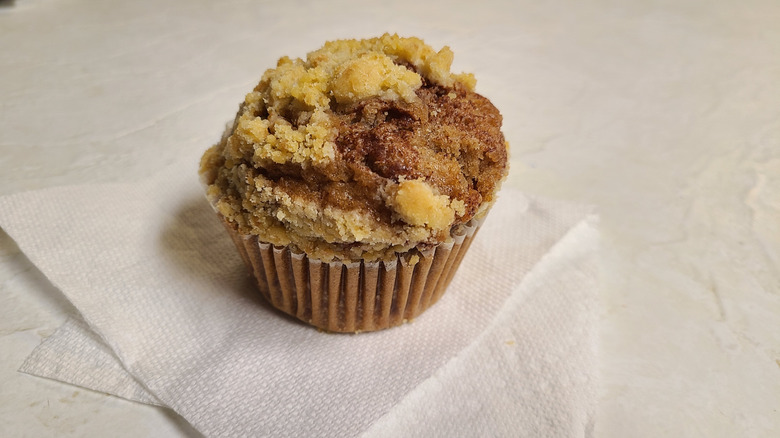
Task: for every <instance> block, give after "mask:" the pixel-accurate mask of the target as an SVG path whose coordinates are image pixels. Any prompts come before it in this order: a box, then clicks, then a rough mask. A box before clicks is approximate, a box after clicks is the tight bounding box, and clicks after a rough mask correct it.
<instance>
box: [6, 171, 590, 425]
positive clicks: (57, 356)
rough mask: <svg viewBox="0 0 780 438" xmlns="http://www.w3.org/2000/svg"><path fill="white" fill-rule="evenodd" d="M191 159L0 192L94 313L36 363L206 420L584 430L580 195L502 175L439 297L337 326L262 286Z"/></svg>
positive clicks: (35, 257)
mask: <svg viewBox="0 0 780 438" xmlns="http://www.w3.org/2000/svg"><path fill="white" fill-rule="evenodd" d="M195 173H196V172H195V166H194V165H193V164H192V163H189V164H187V163H182V164H179V165H174V166H171V167H169V168H168V169H166V170H165V171H163V172H161V173H160V174H159V175H157V176H155V177H154V178H151V179H149V180H148V181H145V182H140V183H124V184H104V185H94V186H79V187H61V188H53V189H48V190H43V191H38V192H31V193H21V194H17V195H12V196H8V197H4V198H0V225H1V226H2V227H3V229H5V231H6V232H7V233H8V234H9V235H11V237H13V238H14V240H15V241H16V242H17V244H18V245H19V247H20V248H21V249H22V251H23V252H24V253H25V254H26V255H27V257H28V258H29V259H30V260H31V261H32V262H33V263H34V264H35V265H36V266H37V267H38V268H39V269H40V270H41V271H42V272H43V273H44V274H45V275H46V276H47V277H48V278H49V279H50V280H51V281H52V283H53V284H54V285H56V286H57V287H58V288H59V289H60V290H62V292H63V293H64V294H65V295H66V296H67V297H68V299H69V300H70V301H71V302H72V303H73V304H74V305H75V307H76V308H77V309H78V310H79V311H80V312H81V317H82V318H83V321H84V323H80V322H79V321H78V320H73V321H70V322H69V323H66V325H65V326H63V328H61V329H60V330H58V332H57V333H56V334H55V335H54V336H52V338H50V340H48V341H47V342H44V343H43V344H42V345H41V347H39V348H38V349H37V350H36V351H35V352H34V353H33V354H32V355H31V357H30V358H28V360H27V361H26V362H25V364H24V367H23V370H24V371H25V372H29V373H32V374H37V375H43V376H46V377H51V378H55V379H58V380H63V381H67V382H72V383H75V384H78V385H81V386H85V387H89V388H94V389H97V390H100V391H105V392H109V393H113V394H116V395H119V396H121V397H125V398H130V399H135V400H138V401H142V402H147V403H155V404H162V405H165V406H169V407H170V408H172V409H173V410H175V411H176V412H178V413H179V414H180V415H182V416H183V417H184V418H185V419H186V420H187V421H189V422H190V423H191V424H192V425H193V426H194V427H196V428H197V429H198V430H200V431H201V432H203V433H204V434H205V435H207V436H356V435H358V434H360V433H363V432H366V431H367V432H366V433H367V434H369V435H375V434H380V435H381V434H386V435H393V434H394V431H398V433H402V434H404V435H408V434H410V433H411V432H412V431H415V430H417V431H419V434H420V435H421V436H432V435H449V433H445V432H446V431H451V430H454V431H456V432H459V433H460V432H462V433H467V434H469V433H470V432H473V433H471V434H476V435H484V433H487V434H489V435H492V434H495V435H511V436H516V435H517V434H521V435H522V434H525V433H526V432H524V431H527V433H528V434H532V435H537V434H538V433H545V434H547V435H548V436H553V435H558V436H571V433H572V432H576V433H577V434H578V435H579V434H585V435H588V434H589V433H590V432H589V431H590V430H591V429H592V424H591V423H592V412H593V408H594V406H593V405H594V403H595V402H594V400H595V397H594V388H593V376H594V373H595V371H594V367H593V360H594V356H595V351H594V339H595V333H594V327H593V326H594V321H593V313H594V311H595V310H594V309H595V305H594V303H595V300H596V290H595V268H594V266H595V260H594V258H595V257H594V250H595V242H596V239H595V231H594V229H593V227H592V225H591V224H590V223H589V219H588V214H587V210H586V209H583V208H581V207H576V206H571V205H568V204H565V203H559V202H553V201H548V200H541V199H529V198H527V197H525V196H523V195H522V194H520V193H519V192H516V191H512V190H504V191H503V192H502V193H501V196H500V199H499V202H498V203H497V204H496V206H495V208H494V209H493V211H492V212H491V213H490V215H489V217H488V220H487V222H486V224H485V226H484V227H483V228H482V230H481V231H480V233H479V236H478V237H477V238H476V239H475V242H474V244H473V245H472V247H471V248H470V251H469V254H468V255H467V257H466V259H465V260H464V262H463V265H462V267H461V269H460V271H459V273H458V275H457V276H456V277H455V280H454V281H453V283H452V285H451V286H450V289H449V290H448V292H447V293H446V294H445V295H444V297H443V298H442V299H441V301H440V302H439V303H437V304H436V305H435V306H433V307H432V308H431V309H429V310H428V311H427V312H426V313H425V314H423V315H422V316H421V317H419V318H418V319H417V320H416V321H415V322H413V323H412V324H407V325H405V326H402V327H399V328H395V329H391V330H387V331H382V332H377V333H364V334H360V335H335V334H325V333H321V332H319V331H317V330H315V329H312V328H310V327H308V326H305V325H302V324H300V323H298V322H296V321H294V320H292V319H290V318H287V317H285V316H283V315H281V314H280V313H278V312H276V311H274V310H273V309H271V308H270V307H269V306H268V305H267V304H266V303H264V302H263V300H262V299H261V298H260V297H259V294H257V293H255V291H254V287H253V286H252V282H251V280H250V279H249V277H248V276H247V273H246V268H245V267H244V266H243V264H242V262H241V259H240V257H239V256H238V254H237V253H236V251H235V248H234V247H233V246H232V242H231V241H230V239H229V238H228V237H227V235H226V233H225V231H224V230H223V229H222V227H221V224H220V223H219V220H218V219H217V217H216V216H215V214H214V213H213V212H212V211H211V208H210V207H209V206H208V204H207V202H206V200H205V199H204V197H203V194H202V189H201V187H200V185H199V183H198V182H197V177H196V176H195ZM540 260H542V261H541V262H540ZM532 270H533V271H532ZM529 272H531V275H526V274H528V273H529ZM510 297H511V298H510ZM507 298H510V299H509V300H507ZM504 338H506V339H504ZM437 370H438V371H437ZM432 376H433V377H432ZM420 404H424V407H425V411H426V415H425V417H424V418H426V421H422V419H423V417H422V416H420V413H419V411H418V410H417V409H416V408H415V406H418V405H420ZM396 405H397V406H396ZM394 406H395V408H394ZM497 416H498V417H497ZM499 417H500V418H499ZM428 418H436V419H437V420H435V421H428V420H427V419H428ZM372 424H373V427H372ZM459 425H460V426H459ZM369 428H370V429H369ZM482 432H484V433H482Z"/></svg>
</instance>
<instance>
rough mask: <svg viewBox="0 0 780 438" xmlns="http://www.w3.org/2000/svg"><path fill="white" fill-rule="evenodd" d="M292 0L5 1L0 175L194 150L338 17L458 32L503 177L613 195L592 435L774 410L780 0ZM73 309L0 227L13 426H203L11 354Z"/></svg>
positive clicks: (565, 192)
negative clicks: (51, 376)
mask: <svg viewBox="0 0 780 438" xmlns="http://www.w3.org/2000/svg"><path fill="white" fill-rule="evenodd" d="M294 3H295V2H276V3H273V4H269V3H267V2H264V3H261V2H250V1H227V2H219V3H217V2H186V1H183V0H174V1H169V2H165V4H164V5H162V6H161V5H159V4H158V2H151V1H140V2H88V1H86V0H68V1H65V0H63V1H57V0H16V1H3V2H0V36H1V37H0V108H2V110H1V111H0V114H2V117H0V195H3V194H9V193H15V192H19V191H24V190H30V189H36V188H42V187H50V186H56V185H63V184H75V183H85V182H98V181H112V180H127V179H138V178H144V177H145V176H148V175H150V174H152V173H154V172H155V171H156V170H158V169H161V168H162V167H163V166H165V165H166V164H169V163H171V162H173V161H175V160H176V159H177V156H178V155H179V154H181V153H182V151H190V150H193V149H196V150H203V149H205V148H206V147H208V146H209V145H210V144H211V143H213V142H214V141H216V140H217V139H218V137H219V135H220V133H221V130H222V128H223V126H224V124H225V123H226V122H227V121H228V119H230V118H231V116H232V114H233V113H234V112H235V109H236V108H237V104H238V102H240V101H241V99H242V98H243V95H244V93H245V92H247V91H249V90H250V89H251V88H252V87H253V86H254V84H255V83H256V82H257V80H258V79H259V76H260V75H261V74H262V72H263V71H264V70H265V69H266V68H268V67H271V66H273V65H274V64H275V61H276V59H277V58H278V57H280V56H282V55H293V56H303V55H304V54H305V53H306V52H307V51H308V50H312V49H314V48H317V47H319V46H320V45H321V43H322V42H323V41H324V40H325V39H335V38H341V37H367V36H375V35H378V34H380V33H382V32H384V31H391V32H394V31H395V32H398V33H399V34H402V35H416V36H420V37H422V38H423V39H425V40H426V42H428V43H429V44H431V45H432V46H434V47H437V48H438V47H441V46H442V45H445V44H447V45H450V46H451V47H452V49H453V51H454V52H455V56H456V58H455V65H454V70H456V71H461V70H463V71H471V72H474V73H475V74H476V76H477V78H478V85H477V90H478V91H479V92H481V93H482V94H485V95H487V96H488V97H489V98H491V100H493V102H494V103H495V104H496V106H498V107H499V109H500V110H501V111H502V113H503V114H504V116H505V128H504V132H505V134H506V136H507V137H508V139H509V141H510V143H511V145H512V166H513V167H512V171H511V175H510V178H509V181H508V183H507V184H508V185H510V186H513V187H517V188H520V189H523V190H525V191H527V192H531V193H537V194H542V195H547V196H552V197H558V198H562V199H567V200H573V201H584V202H588V203H592V204H595V205H596V206H597V208H598V210H599V212H600V214H601V231H602V234H603V280H602V281H603V290H602V304H601V306H602V312H601V351H600V358H599V359H600V375H601V381H600V388H601V390H600V399H599V407H598V416H597V422H596V436H604V437H622V436H634V437H655V436H691V437H693V436H708V437H733V436H774V435H776V434H777V433H779V432H778V431H780V25H778V23H780V3H778V2H776V1H773V0H767V1H758V0H756V1H746V2H727V1H703V0H702V1H668V2H666V1H658V2H644V1H636V2H633V4H612V3H613V2H606V1H596V0H590V1H587V2H581V3H578V4H573V2H571V3H572V4H568V3H569V2H560V4H552V3H549V2H546V3H544V4H537V3H539V2H531V1H522V2H509V1H507V2H498V1H482V2H468V3H467V4H466V5H462V6H457V7H455V6H446V5H445V4H444V2H441V4H437V3H436V2H413V1H408V2H384V3H376V4H374V3H371V2H365V1H364V2H357V3H356V2H320V3H315V2H297V3H296V4H294ZM353 3H355V4H359V5H360V6H359V7H357V8H355V7H350V6H348V5H350V4H353ZM335 5H340V6H335ZM73 312H74V309H73V308H72V307H71V306H70V305H69V304H68V303H67V302H66V301H65V299H64V298H63V297H62V296H61V295H60V293H59V292H58V291H57V290H56V289H55V288H54V287H53V286H51V285H50V284H49V283H48V282H47V280H46V279H45V277H43V275H42V274H40V273H39V272H38V271H37V270H36V269H35V267H34V266H33V265H32V264H31V263H30V262H29V261H28V260H27V259H26V258H25V256H24V255H23V254H21V253H20V252H19V250H18V248H17V247H16V245H15V244H14V242H13V241H12V240H11V239H10V238H9V237H8V236H7V235H5V234H4V233H2V232H0V351H2V352H3V354H2V355H0V424H1V425H2V426H0V431H2V432H1V433H0V435H3V436H36V437H37V436H103V435H106V434H109V433H110V434H111V436H128V437H131V436H132V437H135V436H196V435H197V433H196V432H194V431H193V430H192V429H191V428H190V427H189V426H188V425H187V424H186V423H185V422H184V421H183V420H181V419H179V418H178V417H177V416H176V415H175V414H173V413H171V412H169V411H166V410H163V409H158V408H153V407H149V406H145V405H140V404H137V403H131V402H126V401H123V400H119V399H116V398H113V397H110V396H106V395H102V394H98V393H95V392H92V391H88V390H84V389H80V388H76V387H72V386H69V385H65V384H61V383H58V382H54V381H48V380H44V379H40V378H35V377H31V376H28V375H24V374H21V373H18V372H16V369H17V368H18V367H19V365H20V364H21V362H22V361H23V360H24V358H25V357H26V356H27V355H28V354H29V353H30V352H31V351H32V349H33V348H34V347H35V346H36V345H38V343H39V342H40V341H41V339H43V338H44V337H46V336H48V335H49V334H51V333H52V332H53V331H54V330H55V329H56V328H57V327H58V326H59V325H60V324H62V322H64V320H65V319H66V318H67V316H68V315H69V314H72V313H73Z"/></svg>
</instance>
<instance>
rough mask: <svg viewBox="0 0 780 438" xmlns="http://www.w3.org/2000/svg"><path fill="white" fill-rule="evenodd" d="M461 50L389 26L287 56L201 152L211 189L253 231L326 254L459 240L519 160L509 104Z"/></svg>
mask: <svg viewBox="0 0 780 438" xmlns="http://www.w3.org/2000/svg"><path fill="white" fill-rule="evenodd" d="M452 59H453V55H452V52H451V51H450V50H449V48H447V47H444V48H443V49H441V50H439V51H435V50H433V49H432V48H431V47H429V46H427V45H425V44H424V43H423V42H422V41H421V40H419V39H417V38H401V37H399V36H397V35H388V34H385V35H383V36H381V37H379V38H373V39H366V40H339V41H332V42H328V43H326V44H325V45H324V46H323V47H322V48H321V49H319V50H316V51H314V52H311V53H309V54H308V55H307V57H306V59H305V60H304V59H290V58H287V57H284V58H281V59H280V60H279V62H278V64H277V67H276V68H273V69H269V70H268V71H266V72H265V74H264V75H263V77H262V79H261V81H260V83H259V84H258V85H257V86H256V87H255V89H254V90H253V91H252V92H250V93H249V94H247V96H246V98H245V100H244V102H243V103H242V104H241V106H240V108H239V111H238V114H237V115H236V118H235V120H234V122H233V124H232V126H231V127H230V128H229V129H228V131H227V132H226V134H225V136H224V137H223V139H222V141H220V142H219V143H218V144H217V145H215V146H213V147H212V148H211V149H209V150H208V151H207V152H206V154H205V155H204V156H203V158H202V160H201V175H202V177H203V180H204V182H205V183H206V184H207V186H208V188H207V194H208V197H209V199H210V200H211V202H212V204H213V205H214V207H215V208H216V209H217V210H218V211H219V213H220V214H222V215H223V216H224V217H225V218H226V219H227V220H228V221H229V222H231V223H233V224H234V225H235V226H236V227H237V228H238V230H239V231H240V232H241V233H243V234H254V235H257V236H258V238H259V239H260V240H261V241H264V242H269V243H272V244H274V245H279V246H286V245H292V246H293V247H295V248H296V249H297V250H299V251H302V252H305V253H306V254H307V255H309V256H310V257H312V258H317V259H321V260H324V261H330V260H333V259H339V260H344V261H350V260H359V259H361V260H368V261H371V260H377V259H389V258H392V257H394V256H395V254H396V253H403V252H407V251H410V250H413V249H418V250H424V249H426V248H428V247H432V246H435V245H437V244H439V243H441V242H444V241H447V240H448V239H450V236H451V232H452V230H453V228H458V227H460V226H462V225H463V224H465V223H466V222H468V221H469V220H471V219H472V218H474V217H475V216H476V217H478V216H480V215H482V214H484V212H485V211H486V210H487V208H489V206H490V205H491V204H492V202H493V201H494V200H495V193H496V191H497V190H498V188H499V186H500V183H501V180H502V179H503V178H504V176H505V175H506V171H507V145H506V142H505V140H504V136H503V134H502V133H501V130H500V128H501V123H502V119H501V116H500V114H499V113H498V110H497V109H496V108H495V107H494V106H493V105H492V104H491V103H490V102H489V101H488V100H487V99H486V98H484V97H482V96H480V95H479V94H477V93H475V92H474V91H473V89H474V85H475V81H474V78H473V76H471V75H467V74H459V75H456V74H452V73H451V72H450V65H451V63H452Z"/></svg>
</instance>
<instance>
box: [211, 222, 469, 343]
mask: <svg viewBox="0 0 780 438" xmlns="http://www.w3.org/2000/svg"><path fill="white" fill-rule="evenodd" d="M222 222H223V224H224V225H225V228H226V229H227V230H228V233H229V234H230V237H231V238H232V239H233V243H235V245H236V247H237V248H238V251H239V252H240V253H241V257H242V258H243V259H244V262H245V263H246V265H247V267H248V268H249V270H250V272H251V274H252V276H253V277H254V279H255V280H256V283H257V286H258V289H259V290H260V293H261V294H262V295H263V296H264V297H265V299H266V300H267V301H268V302H269V303H271V305H272V306H273V307H275V308H277V309H279V310H281V311H283V312H285V313H287V314H288V315H291V316H294V317H296V318H298V319H299V320H301V321H303V322H306V323H308V324H311V325H313V326H315V327H318V328H320V329H323V330H326V331H330V332H361V331H375V330H382V329H386V328H389V327H394V326H397V325H401V324H403V323H404V322H406V321H410V320H412V319H414V318H416V317H417V316H418V315H420V314H421V313H423V312H424V311H425V310H426V309H428V307H430V306H431V305H433V304H434V303H436V301H438V300H439V298H441V296H442V294H444V291H445V290H446V289H447V286H448V285H449V284H450V281H452V277H453V276H454V275H455V272H456V271H457V269H458V266H460V262H461V260H463V256H464V255H465V254H466V251H467V250H468V248H469V246H470V245H471V242H472V240H473V238H474V236H475V234H476V232H477V230H478V229H479V227H480V226H481V223H482V221H477V220H472V221H470V222H469V223H468V224H466V226H465V227H464V228H463V229H462V230H461V231H460V232H457V233H454V235H453V236H452V240H451V241H450V242H447V243H442V244H439V245H437V246H436V247H434V248H431V249H430V250H428V251H426V252H425V253H423V254H420V253H419V252H416V251H415V254H417V255H419V258H415V257H410V255H411V254H410V253H405V254H398V255H397V256H396V258H395V259H394V260H392V261H390V262H364V261H358V262H350V263H344V262H341V261H333V262H323V261H320V260H316V259H310V258H309V257H308V256H306V255H305V254H303V253H298V252H294V251H292V250H291V249H290V248H289V247H287V246H285V247H278V246H274V245H271V244H270V243H266V242H262V241H260V240H258V238H257V236H255V235H243V234H240V233H239V232H238V230H237V229H236V228H235V226H234V225H233V224H231V223H229V222H228V221H227V220H225V219H224V218H222Z"/></svg>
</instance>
